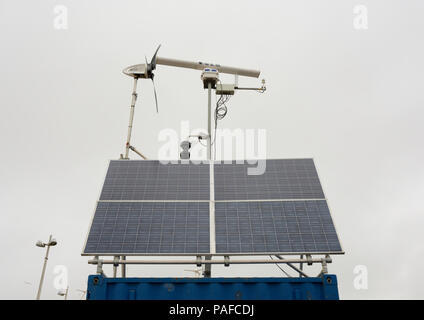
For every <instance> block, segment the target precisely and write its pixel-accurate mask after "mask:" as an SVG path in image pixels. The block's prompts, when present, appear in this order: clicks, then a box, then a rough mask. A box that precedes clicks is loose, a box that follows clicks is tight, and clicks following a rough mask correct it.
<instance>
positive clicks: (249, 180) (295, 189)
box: [214, 159, 324, 200]
mask: <svg viewBox="0 0 424 320" xmlns="http://www.w3.org/2000/svg"><path fill="white" fill-rule="evenodd" d="M249 167H251V165H249V164H247V163H244V164H238V163H235V162H233V163H216V164H215V166H214V178H215V199H216V200H267V199H321V198H324V194H323V192H322V188H321V184H320V182H319V178H318V174H317V172H316V169H315V166H314V163H313V160H312V159H280V160H277V159H272V160H266V170H265V172H264V174H262V175H248V171H247V169H248V168H249Z"/></svg>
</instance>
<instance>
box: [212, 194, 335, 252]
mask: <svg viewBox="0 0 424 320" xmlns="http://www.w3.org/2000/svg"><path fill="white" fill-rule="evenodd" d="M215 219H216V226H215V230H216V252H217V253H223V254H224V253H236V254H237V253H258V254H266V253H280V254H284V253H295V252H298V253H312V252H316V253H317V252H340V251H341V247H340V243H339V241H338V239H337V235H336V231H335V229H334V226H333V224H332V221H331V217H330V212H329V210H328V207H327V204H326V202H325V200H316V201H262V202H261V201H248V202H217V203H216V204H215Z"/></svg>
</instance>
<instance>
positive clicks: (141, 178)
mask: <svg viewBox="0 0 424 320" xmlns="http://www.w3.org/2000/svg"><path fill="white" fill-rule="evenodd" d="M209 185H210V181H209V164H194V163H192V162H189V163H179V164H162V163H160V162H159V161H156V160H148V161H146V160H112V161H110V164H109V169H108V172H107V174H106V179H105V183H104V185H103V189H102V192H101V195H100V200H209V198H210V193H209Z"/></svg>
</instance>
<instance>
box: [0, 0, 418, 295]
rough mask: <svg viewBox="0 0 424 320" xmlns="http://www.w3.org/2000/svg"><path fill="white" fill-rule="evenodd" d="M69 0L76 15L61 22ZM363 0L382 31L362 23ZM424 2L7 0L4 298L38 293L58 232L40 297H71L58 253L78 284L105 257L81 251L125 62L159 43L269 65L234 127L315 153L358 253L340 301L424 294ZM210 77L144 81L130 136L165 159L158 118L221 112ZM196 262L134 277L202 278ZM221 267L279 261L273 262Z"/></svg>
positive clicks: (124, 108) (236, 271)
mask: <svg viewBox="0 0 424 320" xmlns="http://www.w3.org/2000/svg"><path fill="white" fill-rule="evenodd" d="M59 4H60V5H65V6H66V7H67V8H68V29H67V30H55V29H54V28H53V20H54V12H53V9H54V7H55V5H59ZM357 4H364V5H366V6H367V8H368V20H369V21H368V22H369V28H368V30H362V31H358V30H355V29H354V28H353V18H354V14H353V7H354V6H355V5H357ZM423 9H424V3H423V2H422V1H419V0H417V1H412V0H409V1H387V0H385V1H382V0H381V1H377V0H374V1H360V2H359V1H358V2H357V1H337V0H333V1H322V0H321V1H313V0H310V1H213V2H201V3H200V2H199V1H143V2H142V1H119V2H117V1H113V2H112V1H42V2H41V1H5V0H1V1H0V39H1V50H0V57H1V59H0V69H1V76H0V88H1V89H0V106H1V117H0V144H1V146H2V149H1V166H0V181H1V183H0V214H1V218H2V223H1V224H0V234H1V241H2V247H3V252H2V255H1V258H0V261H1V265H2V272H1V273H0V283H1V284H2V285H1V286H0V298H2V299H33V298H34V297H35V294H36V287H37V285H38V281H39V276H40V272H41V266H42V257H43V254H44V252H43V250H41V249H39V248H37V247H35V246H34V243H35V241H36V240H38V239H41V240H44V241H47V238H48V235H49V234H50V233H53V234H54V236H55V237H56V238H57V239H58V242H59V244H58V246H57V247H54V248H53V249H52V251H51V259H50V260H49V265H48V269H47V276H46V282H45V287H44V291H43V298H50V299H61V297H59V296H57V295H56V290H55V289H54V287H53V278H54V274H53V269H54V266H55V265H65V266H66V267H67V268H68V270H69V279H70V298H71V299H78V298H79V296H80V293H79V292H76V289H85V287H86V279H87V276H88V275H89V274H90V273H94V272H95V267H93V266H89V265H88V264H87V260H88V259H87V258H85V257H81V256H80V252H81V249H82V246H83V242H84V239H85V236H86V232H87V229H88V224H89V222H90V219H91V216H92V213H93V209H94V206H95V202H96V199H97V198H98V195H99V191H100V188H101V184H102V180H103V177H104V174H105V170H106V167H107V163H108V160H109V159H116V158H118V156H119V154H120V153H121V152H123V147H124V143H125V137H126V127H127V121H128V111H129V104H130V93H131V86H132V82H131V79H130V78H128V77H126V76H125V75H123V74H122V72H121V70H122V69H123V68H124V67H126V66H128V65H131V64H136V63H142V62H143V60H144V55H147V57H148V58H150V57H151V55H152V54H153V52H154V50H155V48H156V46H157V45H158V44H159V43H162V48H161V51H160V55H162V56H165V57H175V58H181V59H189V60H204V61H210V62H217V63H221V64H225V65H234V66H239V67H246V68H258V69H260V70H261V71H262V75H261V77H264V78H265V79H266V81H267V87H268V91H267V92H266V93H265V94H263V95H258V94H256V93H254V92H243V93H238V94H237V95H236V96H234V97H233V98H232V100H231V101H230V103H229V105H228V107H229V111H228V115H227V117H226V118H225V119H224V120H223V121H222V122H221V123H220V126H221V127H227V128H264V129H266V130H267V154H268V157H270V158H298V157H305V156H307V157H314V159H315V162H316V165H317V167H318V170H319V173H320V177H321V180H322V184H323V187H324V191H325V193H326V196H327V198H328V199H329V204H330V207H331V209H332V214H333V218H334V221H335V224H336V227H337V229H338V232H339V236H340V238H341V240H342V244H343V247H344V250H345V251H346V255H344V256H337V257H334V263H333V264H331V265H329V271H330V273H334V274H337V276H338V279H339V290H340V296H341V298H345V299H357V298H364V299H371V298H377V299H380V298H382V299H388V298H401V299H404V298H411V299H416V298H421V299H422V298H424V296H423V294H422V292H421V291H422V285H423V283H422V281H421V280H419V276H418V275H419V274H420V271H421V265H422V264H423V262H424V258H423V256H424V241H423V232H422V228H423V225H424V215H423V213H424V212H423V204H422V199H423V195H424V170H423V163H424V150H423V142H422V139H423V136H424V126H423V125H422V119H423V117H424V109H423V102H424V98H423V94H422V93H423V92H424V81H423V74H424V60H423V56H424V46H423V44H422V38H423V33H424V32H423V31H424V20H423V19H422V16H423V13H424V12H423ZM199 77H200V72H196V71H192V70H182V69H181V70H179V69H172V68H169V67H163V66H158V69H157V72H156V79H155V80H156V86H157V91H158V95H159V96H158V98H159V109H160V113H159V114H158V115H157V114H156V113H155V107H154V96H153V91H152V87H151V83H150V82H147V81H146V82H142V83H141V85H140V86H139V91H140V95H139V100H138V104H137V107H136V114H135V130H134V135H133V137H134V139H133V142H134V145H135V146H137V147H138V148H139V149H140V150H142V152H143V153H145V154H146V155H147V156H149V157H150V158H155V157H156V155H157V153H158V149H159V147H160V145H161V144H160V142H159V141H158V139H157V137H158V133H159V132H160V130H162V129H164V128H174V129H175V130H178V131H179V128H180V121H181V120H189V121H190V125H191V126H192V127H202V126H205V125H206V113H205V102H206V92H205V91H203V89H202V85H201V81H200V79H199ZM223 78H224V79H226V78H225V77H223ZM227 79H228V80H230V81H231V80H232V78H231V77H230V78H228V77H227ZM239 81H240V84H243V85H257V84H259V81H257V80H252V79H244V78H242V77H240V79H239ZM356 265H366V266H367V268H368V278H369V279H368V280H369V288H368V290H360V291H358V290H355V289H354V287H353V284H352V281H353V278H354V274H353V269H354V267H355V266H356ZM183 269H187V267H176V268H170V267H157V266H154V267H143V268H139V269H137V270H135V268H134V267H133V268H129V274H130V275H138V276H153V275H159V276H165V275H175V276H190V274H188V273H187V272H184V271H183ZM136 271H137V272H136ZM214 272H215V274H216V275H223V276H244V275H255V276H279V275H281V271H280V270H279V269H278V268H277V267H275V266H271V265H270V266H258V265H255V266H252V267H236V266H232V267H230V268H225V269H224V267H216V268H214ZM24 281H29V282H31V283H32V285H28V284H25V283H24Z"/></svg>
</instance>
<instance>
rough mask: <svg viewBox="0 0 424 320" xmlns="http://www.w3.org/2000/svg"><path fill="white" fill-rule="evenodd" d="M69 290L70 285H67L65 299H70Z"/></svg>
mask: <svg viewBox="0 0 424 320" xmlns="http://www.w3.org/2000/svg"><path fill="white" fill-rule="evenodd" d="M68 290H69V286H67V287H66V291H65V300H68Z"/></svg>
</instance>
